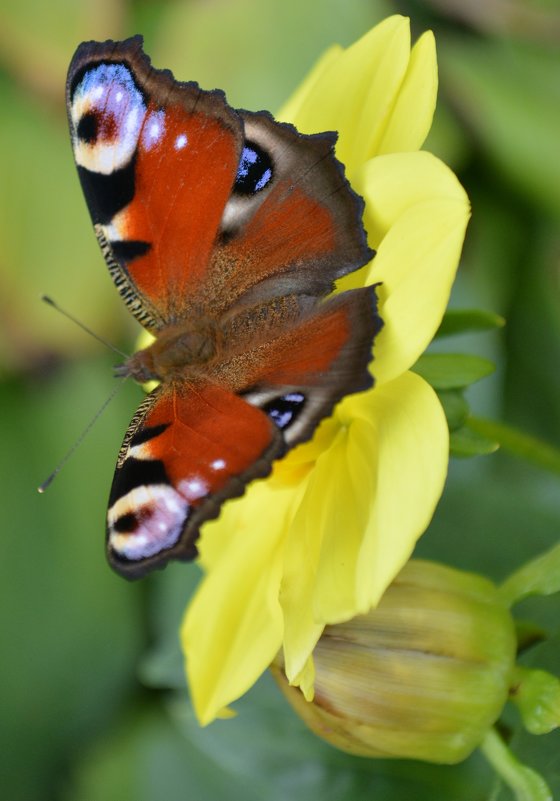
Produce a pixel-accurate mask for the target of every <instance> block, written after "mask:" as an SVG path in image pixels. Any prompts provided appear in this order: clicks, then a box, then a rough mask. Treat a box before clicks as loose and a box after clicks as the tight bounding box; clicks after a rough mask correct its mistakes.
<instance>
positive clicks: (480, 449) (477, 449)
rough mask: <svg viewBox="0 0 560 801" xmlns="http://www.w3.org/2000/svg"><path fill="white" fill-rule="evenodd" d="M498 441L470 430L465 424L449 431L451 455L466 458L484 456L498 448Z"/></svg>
mask: <svg viewBox="0 0 560 801" xmlns="http://www.w3.org/2000/svg"><path fill="white" fill-rule="evenodd" d="M499 447H500V446H499V443H498V442H496V441H495V440H492V439H488V438H487V437H484V436H483V435H482V434H477V433H476V431H472V430H471V429H470V428H469V427H468V426H467V425H465V426H463V427H462V428H458V429H457V430H456V431H453V432H452V433H451V437H450V439H449V450H450V453H451V455H452V456H459V457H463V458H465V457H466V458H468V457H470V456H486V455H488V454H489V453H494V451H497V450H498V448H499Z"/></svg>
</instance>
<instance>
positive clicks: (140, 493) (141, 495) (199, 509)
mask: <svg viewBox="0 0 560 801" xmlns="http://www.w3.org/2000/svg"><path fill="white" fill-rule="evenodd" d="M284 449H285V446H284V443H283V441H282V437H281V435H280V432H279V430H278V428H277V427H276V426H275V425H274V423H273V422H272V421H271V419H270V417H269V416H268V415H266V414H265V413H263V412H262V411H261V410H260V409H258V408H255V407H254V406H252V405H251V404H249V403H247V402H246V401H244V400H243V399H242V398H240V397H237V396H236V395H233V394H231V393H230V392H227V391H226V390H224V389H221V388H220V387H218V386H216V385H213V384H204V385H199V386H196V387H185V386H182V387H180V388H179V387H162V388H160V389H156V390H154V392H153V393H152V395H150V396H148V398H147V399H146V400H145V401H144V403H143V404H142V406H141V407H140V409H139V410H138V413H137V414H136V415H135V417H134V418H133V420H132V423H131V426H130V428H129V431H128V432H127V435H126V436H125V440H124V443H123V446H122V448H121V452H120V454H119V459H118V462H117V469H116V471H115V476H114V479H113V485H112V488H111V495H110V500H109V510H108V517H107V554H108V558H109V561H110V563H111V564H112V566H113V567H114V568H115V569H116V570H117V571H118V572H119V573H121V574H123V575H125V576H127V577H129V578H137V577H139V576H142V575H144V573H146V572H147V571H148V570H151V569H152V568H154V567H157V566H162V565H164V564H165V563H166V562H167V561H168V560H169V559H171V558H175V559H192V558H193V556H195V555H196V547H195V545H194V543H195V540H196V538H197V536H198V529H199V526H200V524H201V523H202V521H203V520H207V519H209V518H211V517H215V516H216V515H217V514H218V511H219V507H220V505H221V503H222V502H223V500H224V499H225V498H230V497H234V496H237V495H241V494H242V493H243V492H244V488H245V485H246V483H247V482H248V481H250V480H252V479H253V478H257V477H259V476H264V475H266V474H267V473H269V472H270V468H271V464H272V460H273V459H274V458H276V457H278V456H280V455H282V453H283V451H284Z"/></svg>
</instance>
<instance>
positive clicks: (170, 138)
mask: <svg viewBox="0 0 560 801" xmlns="http://www.w3.org/2000/svg"><path fill="white" fill-rule="evenodd" d="M67 103H68V114H69V121H70V130H71V137H72V145H73V150H74V157H75V159H76V163H77V165H78V172H79V175H80V180H81V183H82V187H83V190H84V194H85V197H86V201H87V203H88V207H89V210H90V213H91V216H92V220H93V222H94V225H95V230H96V233H97V236H98V238H99V240H100V243H101V245H102V248H103V251H104V254H105V256H106V258H107V261H108V263H109V267H110V270H111V273H112V275H113V278H114V280H115V283H116V284H117V286H118V287H119V289H120V291H121V293H122V294H123V296H124V298H125V300H126V301H127V302H128V303H129V305H130V307H131V309H132V311H133V313H135V314H136V316H137V317H138V319H139V320H140V322H142V323H143V324H144V325H146V327H148V328H152V329H153V328H156V329H157V328H161V327H163V325H164V324H165V323H167V322H169V321H170V320H173V319H177V318H178V317H180V316H181V315H182V314H184V313H185V311H186V310H187V309H188V307H189V305H197V304H198V305H200V304H204V303H205V301H206V289H205V280H206V272H207V267H208V264H209V263H210V255H211V251H212V247H213V244H214V241H215V239H216V235H217V232H218V228H219V225H220V221H221V217H222V213H223V209H224V206H225V204H226V201H227V199H228V197H229V195H230V193H231V189H232V185H233V183H234V180H235V176H236V174H237V167H238V163H239V158H240V153H241V145H242V137H243V135H242V124H241V121H240V119H239V117H238V115H237V114H236V113H235V112H234V111H233V110H232V109H230V108H229V106H228V105H227V104H226V102H225V99H224V96H223V94H222V93H221V92H218V91H215V92H203V91H202V90H201V89H200V88H199V87H198V85H197V84H195V83H187V84H179V83H177V82H175V81H174V80H173V78H172V77H171V74H170V73H168V72H160V71H156V70H154V69H153V68H152V67H151V66H150V62H149V59H148V58H147V57H146V56H145V55H144V54H143V53H142V50H141V39H140V37H134V39H132V40H128V41H127V42H125V43H124V44H122V45H119V46H116V45H114V43H105V44H98V43H95V42H89V43H86V44H83V45H81V46H80V47H79V48H78V50H77V52H76V55H75V56H74V59H73V61H72V64H71V65H70V70H69V75H68V83H67ZM146 313H147V314H148V316H146Z"/></svg>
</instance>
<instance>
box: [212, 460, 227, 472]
mask: <svg viewBox="0 0 560 801" xmlns="http://www.w3.org/2000/svg"><path fill="white" fill-rule="evenodd" d="M225 466H226V463H225V460H224V459H214V461H213V462H211V464H210V467H211V468H212V470H223V469H224V467H225Z"/></svg>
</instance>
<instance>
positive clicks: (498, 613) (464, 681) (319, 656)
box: [273, 561, 516, 763]
mask: <svg viewBox="0 0 560 801" xmlns="http://www.w3.org/2000/svg"><path fill="white" fill-rule="evenodd" d="M515 651H516V636H515V627H514V623H513V619H512V617H511V615H510V612H509V610H508V608H507V607H506V605H505V603H504V602H503V601H502V600H501V599H500V596H499V594H498V591H497V589H496V587H495V586H494V585H493V584H492V583H491V582H490V581H488V580H487V579H485V578H482V577H480V576H477V575H474V574H470V573H465V572H463V571H459V570H454V569H452V568H449V567H445V566H443V565H437V564H433V563H430V562H423V561H412V562H409V563H408V564H407V565H406V566H405V567H404V569H403V570H402V571H401V573H400V574H399V575H398V576H397V578H396V579H395V581H394V582H393V583H392V584H391V585H390V587H389V588H388V589H387V591H386V592H385V594H384V596H383V598H382V599H381V601H380V603H379V605H378V606H377V608H375V609H373V610H372V611H371V612H369V613H368V614H367V615H361V616H359V617H356V618H354V619H352V620H349V621H348V622H346V623H341V624H338V625H334V626H327V627H326V628H325V630H324V633H323V635H322V637H321V639H320V640H319V642H318V644H317V646H316V648H315V650H314V653H313V660H314V665H315V697H314V700H313V701H312V702H310V703H309V702H307V701H306V700H305V699H304V697H303V695H302V694H301V692H300V690H299V689H297V688H295V687H290V686H289V685H288V683H287V681H286V679H285V676H284V674H283V671H282V668H281V664H280V663H278V664H276V665H275V666H274V668H273V672H274V674H275V676H276V678H277V679H278V681H279V683H280V686H281V687H282V689H283V691H284V693H285V695H286V696H287V698H288V699H289V701H290V702H291V704H292V705H293V707H294V709H295V710H296V712H297V713H298V714H299V715H300V716H301V717H302V719H303V720H304V721H305V722H306V723H307V725H308V726H309V727H310V728H311V729H312V730H313V731H314V732H315V733H316V734H318V735H319V736H320V737H323V738H324V739H325V740H327V741H328V742H330V743H331V744H332V745H334V746H336V747H337V748H340V749H342V750H343V751H348V752H350V753H352V754H358V755H362V756H369V757H400V758H409V759H424V760H428V761H431V762H440V763H454V762H459V761H460V760H462V759H464V758H465V757H467V756H468V755H469V754H470V753H471V751H472V750H473V749H474V748H476V747H477V746H478V745H479V744H480V743H481V741H482V740H483V738H484V736H485V735H486V733H487V731H488V729H489V728H490V727H491V726H492V724H493V723H494V722H495V721H496V719H497V718H498V716H499V715H500V713H501V711H502V708H503V706H504V704H505V702H506V700H507V697H508V692H509V688H510V685H511V683H512V677H513V673H514V662H515Z"/></svg>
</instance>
